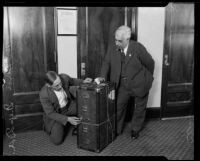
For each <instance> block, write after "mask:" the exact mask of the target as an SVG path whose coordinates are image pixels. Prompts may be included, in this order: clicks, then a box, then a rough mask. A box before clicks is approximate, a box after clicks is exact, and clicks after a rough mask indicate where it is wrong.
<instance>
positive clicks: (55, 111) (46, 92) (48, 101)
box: [39, 74, 83, 133]
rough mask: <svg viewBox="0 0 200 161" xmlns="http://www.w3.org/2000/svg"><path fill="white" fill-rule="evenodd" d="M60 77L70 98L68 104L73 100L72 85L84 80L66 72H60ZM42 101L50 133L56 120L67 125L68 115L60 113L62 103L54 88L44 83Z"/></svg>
mask: <svg viewBox="0 0 200 161" xmlns="http://www.w3.org/2000/svg"><path fill="white" fill-rule="evenodd" d="M59 76H60V79H61V82H62V85H63V89H64V90H65V92H66V94H67V96H68V97H67V98H68V105H69V104H70V102H71V101H73V99H74V98H73V95H72V94H71V93H70V90H69V88H70V86H78V85H80V84H81V83H82V82H83V80H81V79H75V78H71V77H70V76H68V75H66V74H60V75H59ZM39 96H40V102H41V104H42V107H43V110H44V115H43V120H44V125H45V129H46V131H47V133H50V131H51V128H52V126H53V124H54V122H55V121H58V122H60V123H61V124H63V125H65V124H66V123H67V116H64V115H62V114H60V104H59V101H58V98H57V96H56V95H55V93H54V91H53V89H51V88H50V87H47V86H46V85H44V86H43V87H42V89H41V91H40V93H39Z"/></svg>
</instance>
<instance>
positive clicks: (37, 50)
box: [4, 7, 56, 132]
mask: <svg viewBox="0 0 200 161" xmlns="http://www.w3.org/2000/svg"><path fill="white" fill-rule="evenodd" d="M53 11H54V10H53V8H44V7H8V8H5V9H4V12H6V13H7V15H5V19H7V20H8V23H7V24H8V25H7V26H6V25H4V29H5V30H4V31H7V32H4V41H5V42H4V43H6V44H7V45H8V46H10V51H4V55H9V56H7V58H8V59H9V62H10V66H11V68H10V71H9V72H10V73H9V72H7V73H6V72H5V73H4V76H8V77H9V78H10V83H9V84H7V83H8V82H7V81H6V83H5V87H6V85H7V86H8V87H9V88H10V89H11V90H10V91H7V90H6V89H5V90H4V95H7V93H10V97H9V98H6V99H4V104H5V106H7V107H8V106H10V107H12V110H4V111H5V120H6V127H7V128H8V127H11V126H13V127H14V129H15V132H21V131H27V130H36V129H42V124H43V120H42V114H43V110H42V106H41V104H40V100H39V91H40V89H41V87H42V86H43V85H44V80H43V76H44V74H45V73H46V71H47V70H55V69H56V67H55V62H54V59H52V58H54V51H55V46H54V45H55V44H54V40H49V38H50V39H54V26H53V27H52V26H47V25H48V24H49V23H48V22H49V21H51V22H54V21H53V20H54V16H53V15H54V14H53ZM50 13H51V14H50ZM50 35H51V36H50ZM50 46H51V47H50ZM47 47H48V48H47ZM49 47H50V48H49ZM8 73H9V74H8ZM5 106H4V107H5ZM4 109H5V108H4ZM11 113H12V115H13V114H14V119H11V120H12V122H10V118H9V116H10V114H11Z"/></svg>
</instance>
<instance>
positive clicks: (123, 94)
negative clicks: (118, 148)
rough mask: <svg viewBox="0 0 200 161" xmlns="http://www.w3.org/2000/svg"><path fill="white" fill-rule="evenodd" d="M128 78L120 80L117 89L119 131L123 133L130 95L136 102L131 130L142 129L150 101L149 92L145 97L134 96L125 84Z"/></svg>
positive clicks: (133, 106)
mask: <svg viewBox="0 0 200 161" xmlns="http://www.w3.org/2000/svg"><path fill="white" fill-rule="evenodd" d="M124 81H126V80H122V79H121V80H120V84H119V87H118V89H117V133H118V134H121V133H122V131H123V125H124V120H125V115H126V111H127V108H128V107H127V106H128V101H129V99H130V97H134V100H135V104H133V105H132V107H131V108H134V110H132V111H133V114H132V120H131V130H134V131H140V130H141V128H142V126H143V123H144V120H145V115H146V106H147V101H148V93H147V94H146V95H145V96H144V97H138V96H133V95H132V94H131V93H130V92H129V91H128V90H127V89H126V88H125V86H124V84H125V82H124Z"/></svg>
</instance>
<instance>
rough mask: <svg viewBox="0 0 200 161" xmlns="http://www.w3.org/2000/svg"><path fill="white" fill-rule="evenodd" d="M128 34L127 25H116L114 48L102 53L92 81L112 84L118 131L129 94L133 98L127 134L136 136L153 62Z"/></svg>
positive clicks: (143, 118)
mask: <svg viewBox="0 0 200 161" xmlns="http://www.w3.org/2000/svg"><path fill="white" fill-rule="evenodd" d="M130 37H131V29H130V28H129V27H128V26H120V27H119V28H118V29H117V30H116V31H115V44H116V51H113V52H110V53H108V54H107V55H106V56H105V58H104V61H103V64H102V68H101V77H98V78H96V79H95V81H96V82H97V83H98V82H102V81H105V80H108V81H111V82H114V83H115V84H116V97H117V134H118V135H120V134H121V133H122V131H123V129H122V127H123V124H124V118H125V114H126V109H127V105H128V100H129V99H130V97H131V96H133V97H134V98H135V107H132V108H135V110H134V114H133V117H132V120H131V128H132V129H131V138H132V139H136V138H137V137H138V136H139V132H140V130H141V128H142V125H143V123H144V120H145V113H146V106H147V101H148V95H149V90H150V88H151V86H152V82H153V72H154V64H155V63H154V60H153V59H152V56H151V55H150V54H149V53H148V52H147V50H146V49H145V47H144V46H143V45H142V44H140V43H138V42H136V41H133V40H130Z"/></svg>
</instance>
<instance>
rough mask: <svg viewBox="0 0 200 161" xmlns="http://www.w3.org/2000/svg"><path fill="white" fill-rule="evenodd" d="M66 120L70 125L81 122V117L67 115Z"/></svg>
mask: <svg viewBox="0 0 200 161" xmlns="http://www.w3.org/2000/svg"><path fill="white" fill-rule="evenodd" d="M68 121H69V122H70V124H72V125H78V124H80V123H81V119H80V118H78V117H68Z"/></svg>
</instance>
